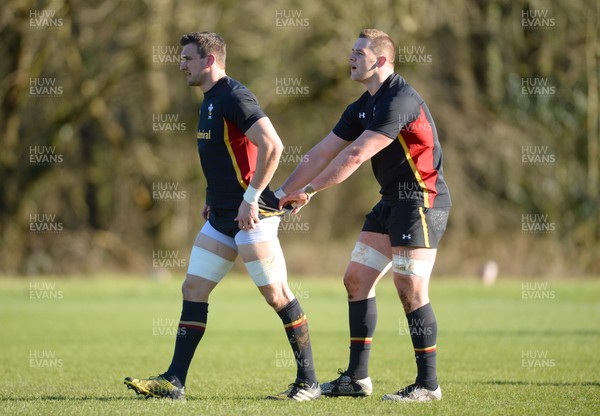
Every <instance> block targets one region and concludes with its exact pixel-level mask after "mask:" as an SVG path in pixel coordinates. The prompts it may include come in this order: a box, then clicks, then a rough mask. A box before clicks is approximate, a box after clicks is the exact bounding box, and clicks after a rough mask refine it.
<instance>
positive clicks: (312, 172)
mask: <svg viewBox="0 0 600 416" xmlns="http://www.w3.org/2000/svg"><path fill="white" fill-rule="evenodd" d="M348 144H349V142H348V141H346V140H342V139H340V138H339V137H338V136H337V135H336V134H335V133H333V132H331V133H329V134H328V135H327V136H325V138H324V139H323V140H321V141H320V142H319V143H317V144H316V145H315V146H314V147H313V148H312V149H310V150H309V151H308V153H306V157H305V159H306V162H302V163H300V164H299V165H298V166H296V169H294V171H293V172H292V174H291V175H290V176H289V177H288V178H287V179H286V180H285V181H284V182H283V185H281V188H280V189H281V190H282V191H283V192H286V190H287V191H290V192H291V191H294V190H296V189H302V188H303V187H304V186H305V185H308V184H309V183H310V181H312V180H313V179H314V178H315V177H316V176H317V175H318V174H319V173H321V172H322V171H323V170H324V169H325V168H326V167H327V165H328V164H329V163H330V162H331V161H332V160H333V159H334V158H335V157H336V156H337V155H338V154H339V153H340V152H341V151H342V150H343V149H344V148H345V147H347V146H348Z"/></svg>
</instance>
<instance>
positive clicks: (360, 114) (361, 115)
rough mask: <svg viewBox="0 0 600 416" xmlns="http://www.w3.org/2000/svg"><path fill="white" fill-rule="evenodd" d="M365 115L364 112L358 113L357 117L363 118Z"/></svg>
mask: <svg viewBox="0 0 600 416" xmlns="http://www.w3.org/2000/svg"><path fill="white" fill-rule="evenodd" d="M366 116H367V115H366V114H365V113H358V118H365V117H366Z"/></svg>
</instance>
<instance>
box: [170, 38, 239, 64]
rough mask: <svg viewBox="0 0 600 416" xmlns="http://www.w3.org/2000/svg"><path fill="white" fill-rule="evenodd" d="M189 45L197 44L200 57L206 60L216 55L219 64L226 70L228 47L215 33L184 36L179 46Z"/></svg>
mask: <svg viewBox="0 0 600 416" xmlns="http://www.w3.org/2000/svg"><path fill="white" fill-rule="evenodd" d="M189 43H195V44H196V47H197V49H198V55H200V57H201V58H206V57H207V56H208V55H211V54H212V55H214V56H215V60H216V61H217V64H219V66H221V67H222V68H225V58H226V57H227V51H226V45H225V41H224V40H223V38H222V37H221V36H219V35H217V34H216V33H213V32H191V33H188V34H187V35H183V36H182V37H181V40H180V41H179V44H180V45H181V46H185V45H187V44H189Z"/></svg>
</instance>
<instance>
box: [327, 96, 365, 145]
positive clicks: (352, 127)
mask: <svg viewBox="0 0 600 416" xmlns="http://www.w3.org/2000/svg"><path fill="white" fill-rule="evenodd" d="M355 108H356V102H353V103H352V104H350V105H349V106H348V107H346V110H345V111H344V113H343V114H342V117H340V121H338V123H337V124H336V125H335V127H334V128H333V130H332V131H333V132H334V133H335V134H336V135H337V136H338V137H340V138H341V139H344V140H346V141H349V142H352V141H354V140H356V139H357V138H358V136H360V135H361V134H362V132H363V131H364V130H363V129H362V127H361V125H360V122H359V121H358V113H357V110H356V109H355Z"/></svg>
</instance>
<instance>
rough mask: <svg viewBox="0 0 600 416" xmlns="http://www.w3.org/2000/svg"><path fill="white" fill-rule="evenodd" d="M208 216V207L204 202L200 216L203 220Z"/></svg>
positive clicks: (206, 219)
mask: <svg viewBox="0 0 600 416" xmlns="http://www.w3.org/2000/svg"><path fill="white" fill-rule="evenodd" d="M209 217H210V207H209V206H208V205H206V204H204V208H202V218H204V220H205V221H208V218H209Z"/></svg>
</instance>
